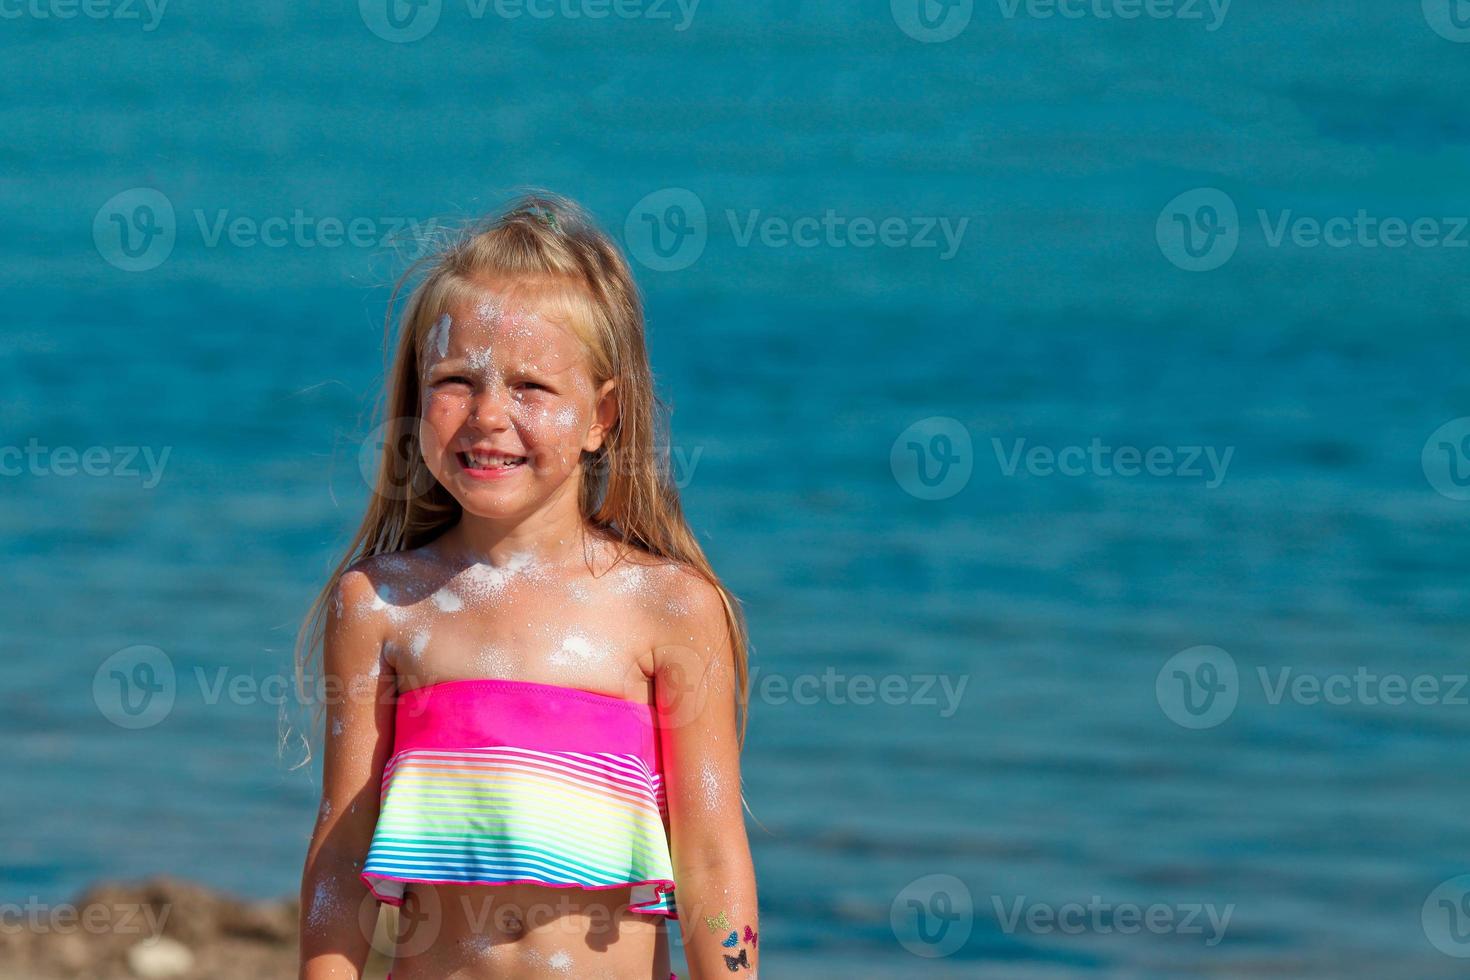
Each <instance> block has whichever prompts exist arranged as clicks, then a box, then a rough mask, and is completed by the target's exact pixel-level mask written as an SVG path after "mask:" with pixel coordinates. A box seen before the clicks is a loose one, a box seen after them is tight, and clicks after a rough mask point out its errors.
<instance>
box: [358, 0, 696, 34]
mask: <svg viewBox="0 0 1470 980" xmlns="http://www.w3.org/2000/svg"><path fill="white" fill-rule="evenodd" d="M699 4H700V0H464V8H465V13H466V14H467V15H468V16H469V18H470V20H475V21H479V20H484V19H485V18H486V17H495V18H497V19H499V20H509V21H515V20H520V19H522V18H528V19H530V20H553V19H559V20H569V21H604V20H625V21H626V20H642V21H649V22H652V23H655V24H661V23H670V24H672V25H673V28H674V30H675V31H677V32H683V31H687V30H688V29H689V27H690V25H691V24H693V23H694V15H695V13H696V12H697V11H698V9H699ZM444 6H445V4H444V0H358V4H357V8H358V13H359V14H361V16H362V22H363V23H364V24H365V25H367V29H368V30H369V31H372V32H373V33H374V34H376V35H377V36H378V37H380V38H382V39H383V40H385V41H390V42H392V43H394V44H408V43H411V42H413V41H418V40H422V39H423V38H425V37H428V36H429V34H430V33H431V32H432V31H433V30H434V28H435V27H437V26H438V24H439V17H440V15H441V14H442V13H443V12H444Z"/></svg>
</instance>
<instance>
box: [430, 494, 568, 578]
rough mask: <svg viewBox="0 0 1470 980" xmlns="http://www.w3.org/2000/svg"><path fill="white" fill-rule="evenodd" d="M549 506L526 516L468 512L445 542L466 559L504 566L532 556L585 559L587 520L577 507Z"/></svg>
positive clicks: (549, 560)
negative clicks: (501, 515)
mask: <svg viewBox="0 0 1470 980" xmlns="http://www.w3.org/2000/svg"><path fill="white" fill-rule="evenodd" d="M570 502H571V504H572V506H571V507H556V506H553V507H548V508H546V509H545V510H542V511H539V512H537V513H535V514H532V515H530V516H529V517H524V518H505V519H502V518H493V517H480V516H478V515H475V514H471V513H468V512H465V513H463V514H462V515H461V516H460V519H459V523H458V524H456V525H455V526H454V527H453V528H451V529H450V530H449V531H448V532H446V533H445V535H444V537H443V538H441V541H442V542H443V543H444V544H445V545H446V546H447V548H448V550H449V551H450V552H451V553H453V554H455V555H456V556H458V557H461V558H463V559H464V560H466V561H472V562H476V563H479V564H482V565H490V566H491V567H494V568H501V567H504V566H506V565H509V564H513V563H518V562H524V561H525V560H526V559H528V558H529V559H531V560H533V561H535V562H536V563H537V564H544V565H552V566H555V565H561V564H565V563H569V562H571V561H573V560H577V561H581V560H583V558H584V555H585V552H584V546H585V543H586V537H587V528H586V522H585V521H583V520H582V515H581V513H580V512H579V511H578V509H577V507H576V498H575V497H573V498H572V499H571V501H570Z"/></svg>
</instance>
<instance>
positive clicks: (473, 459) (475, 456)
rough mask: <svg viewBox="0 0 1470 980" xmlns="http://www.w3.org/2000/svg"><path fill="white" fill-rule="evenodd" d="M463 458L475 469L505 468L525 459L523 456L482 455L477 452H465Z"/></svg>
mask: <svg viewBox="0 0 1470 980" xmlns="http://www.w3.org/2000/svg"><path fill="white" fill-rule="evenodd" d="M465 459H466V460H468V461H469V464H470V466H472V467H474V468H475V469H477V470H487V469H506V468H508V467H511V466H515V465H517V464H519V463H524V462H525V461H526V457H524V456H482V455H480V454H479V453H465Z"/></svg>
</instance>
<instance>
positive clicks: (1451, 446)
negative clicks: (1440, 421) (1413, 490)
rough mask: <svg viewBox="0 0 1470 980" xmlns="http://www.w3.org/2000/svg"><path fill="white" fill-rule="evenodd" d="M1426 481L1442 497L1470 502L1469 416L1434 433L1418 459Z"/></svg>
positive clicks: (1441, 427)
mask: <svg viewBox="0 0 1470 980" xmlns="http://www.w3.org/2000/svg"><path fill="white" fill-rule="evenodd" d="M1419 462H1420V464H1421V465H1422V466H1423V467H1424V478H1425V479H1426V480H1428V481H1429V485H1430V486H1431V487H1433V488H1434V489H1435V491H1436V492H1438V493H1439V494H1440V495H1441V496H1444V497H1448V498H1449V499H1451V500H1470V416H1462V417H1460V418H1457V419H1451V420H1450V421H1448V422H1446V423H1445V424H1444V425H1442V426H1440V427H1439V428H1437V429H1435V430H1434V433H1433V434H1432V435H1430V437H1429V438H1428V440H1426V441H1425V443H1424V450H1423V452H1422V453H1421V454H1420V457H1419Z"/></svg>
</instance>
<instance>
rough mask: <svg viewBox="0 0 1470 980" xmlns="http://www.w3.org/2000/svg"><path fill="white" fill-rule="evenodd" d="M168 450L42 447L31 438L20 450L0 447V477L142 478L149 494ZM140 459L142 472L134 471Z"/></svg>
mask: <svg viewBox="0 0 1470 980" xmlns="http://www.w3.org/2000/svg"><path fill="white" fill-rule="evenodd" d="M172 451H173V447H172V446H164V447H163V448H162V449H161V450H158V451H155V450H154V448H153V447H152V446H87V447H86V448H84V449H78V448H77V447H76V446H43V445H41V442H40V440H39V439H36V438H35V437H32V438H31V439H29V440H27V442H26V444H25V446H24V447H22V446H0V476H45V477H51V476H61V477H66V476H78V475H80V476H93V477H96V476H115V477H121V478H133V477H142V478H143V489H145V490H152V489H153V488H154V487H156V486H158V483H159V481H160V480H162V479H163V468H164V467H165V466H167V465H168V456H169V453H171V452H172ZM140 457H141V459H142V462H143V466H144V470H146V473H145V472H144V470H140V469H139V468H138V460H139V458H140Z"/></svg>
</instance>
